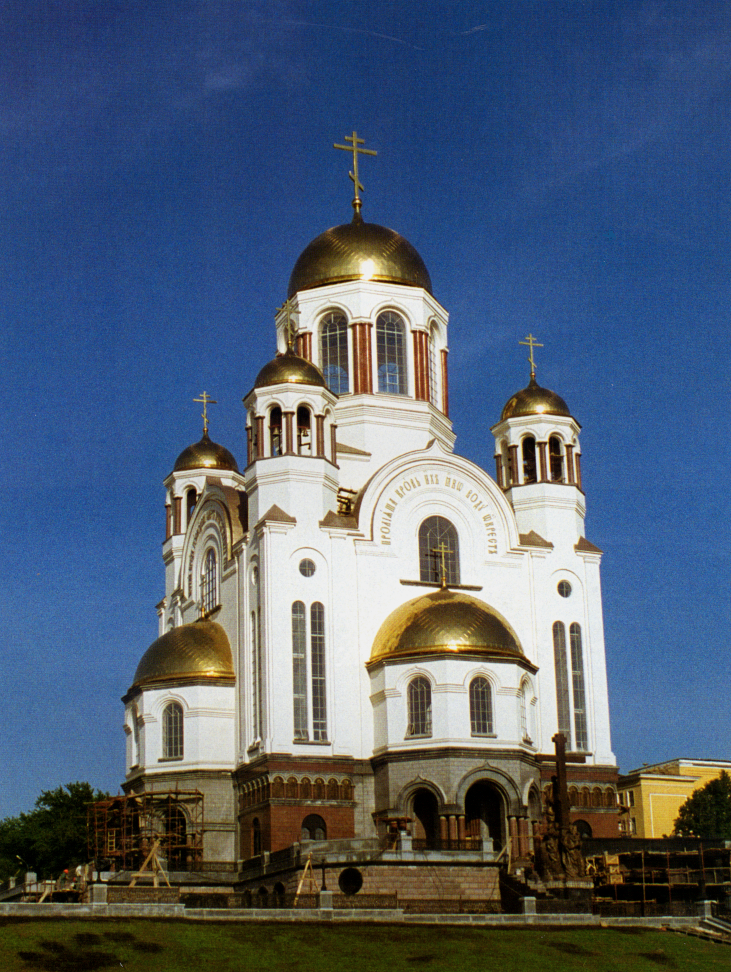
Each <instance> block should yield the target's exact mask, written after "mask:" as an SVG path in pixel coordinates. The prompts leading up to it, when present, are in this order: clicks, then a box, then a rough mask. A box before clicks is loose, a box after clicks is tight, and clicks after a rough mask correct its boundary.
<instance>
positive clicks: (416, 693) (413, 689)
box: [406, 675, 431, 736]
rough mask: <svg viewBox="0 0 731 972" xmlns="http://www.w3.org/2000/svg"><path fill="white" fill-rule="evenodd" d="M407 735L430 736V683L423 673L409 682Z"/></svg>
mask: <svg viewBox="0 0 731 972" xmlns="http://www.w3.org/2000/svg"><path fill="white" fill-rule="evenodd" d="M407 705H408V716H409V722H408V726H407V729H406V735H407V736H431V685H430V684H429V680H428V679H426V678H424V676H423V675H417V677H416V678H414V679H412V680H411V681H410V682H409V687H408V690H407Z"/></svg>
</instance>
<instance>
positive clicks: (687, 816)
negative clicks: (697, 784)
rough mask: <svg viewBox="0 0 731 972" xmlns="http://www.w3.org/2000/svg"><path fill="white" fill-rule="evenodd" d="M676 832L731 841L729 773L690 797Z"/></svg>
mask: <svg viewBox="0 0 731 972" xmlns="http://www.w3.org/2000/svg"><path fill="white" fill-rule="evenodd" d="M675 833H676V834H680V836H681V837H718V838H720V839H723V840H731V776H729V774H728V773H727V772H726V771H725V770H724V771H723V772H722V773H721V775H720V776H717V777H716V778H715V779H713V780H710V781H709V782H708V783H706V785H705V786H702V787H701V788H700V789H699V790H696V791H695V793H692V794H691V795H690V796H689V797H688V799H687V800H686V801H685V803H684V804H683V806H682V807H681V808H680V812H679V813H678V818H677V820H676V821H675Z"/></svg>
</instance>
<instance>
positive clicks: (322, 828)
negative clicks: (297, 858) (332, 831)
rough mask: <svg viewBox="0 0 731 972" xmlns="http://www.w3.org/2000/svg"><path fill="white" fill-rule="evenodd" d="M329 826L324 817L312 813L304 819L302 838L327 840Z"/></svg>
mask: <svg viewBox="0 0 731 972" xmlns="http://www.w3.org/2000/svg"><path fill="white" fill-rule="evenodd" d="M326 835H327V826H326V824H325V821H324V820H323V819H322V817H321V816H320V815H319V814H317V813H311V814H310V815H309V816H307V817H305V819H304V820H303V821H302V830H301V837H302V840H326Z"/></svg>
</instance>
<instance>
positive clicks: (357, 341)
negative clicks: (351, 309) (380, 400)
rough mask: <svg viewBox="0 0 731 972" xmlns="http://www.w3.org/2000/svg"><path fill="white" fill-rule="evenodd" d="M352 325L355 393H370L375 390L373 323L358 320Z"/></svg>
mask: <svg viewBox="0 0 731 972" xmlns="http://www.w3.org/2000/svg"><path fill="white" fill-rule="evenodd" d="M350 327H351V331H352V335H353V341H352V344H353V394H355V395H370V394H371V393H372V392H373V352H372V348H371V330H372V325H371V324H370V322H369V321H357V322H356V323H354V324H351V326H350Z"/></svg>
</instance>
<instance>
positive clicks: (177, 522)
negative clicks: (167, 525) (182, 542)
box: [173, 496, 183, 533]
mask: <svg viewBox="0 0 731 972" xmlns="http://www.w3.org/2000/svg"><path fill="white" fill-rule="evenodd" d="M182 507H183V501H182V499H181V498H180V497H179V496H176V497H175V499H174V500H173V533H180V532H181V529H182V525H183V516H182V512H183V508H182Z"/></svg>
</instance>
